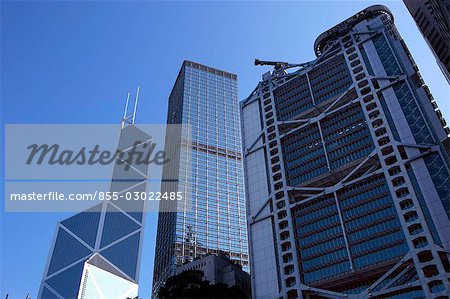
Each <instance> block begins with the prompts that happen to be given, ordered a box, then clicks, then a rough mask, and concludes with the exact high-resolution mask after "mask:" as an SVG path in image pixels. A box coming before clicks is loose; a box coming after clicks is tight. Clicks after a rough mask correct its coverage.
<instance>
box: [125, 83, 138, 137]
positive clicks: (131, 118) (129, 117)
mask: <svg viewBox="0 0 450 299" xmlns="http://www.w3.org/2000/svg"><path fill="white" fill-rule="evenodd" d="M139 89H140V86H138V88H137V91H136V97H135V99H134V108H133V113H132V114H128V106H129V103H130V93H129V92H128V94H127V100H126V102H125V109H124V112H123V118H122V122H121V125H122V129H123V128H125V127H126V126H128V125H133V124H134V120H135V118H136V109H137V103H138V100H139Z"/></svg>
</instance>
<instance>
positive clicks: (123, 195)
mask: <svg viewBox="0 0 450 299" xmlns="http://www.w3.org/2000/svg"><path fill="white" fill-rule="evenodd" d="M9 199H10V200H11V201H27V200H33V201H63V200H71V201H73V200H86V201H90V200H92V201H94V200H100V201H115V200H152V201H153V200H172V201H174V200H178V201H180V200H183V195H182V192H137V191H134V192H110V191H95V192H91V193H69V194H65V193H62V192H53V191H51V192H47V193H36V192H31V193H11V194H10V196H9Z"/></svg>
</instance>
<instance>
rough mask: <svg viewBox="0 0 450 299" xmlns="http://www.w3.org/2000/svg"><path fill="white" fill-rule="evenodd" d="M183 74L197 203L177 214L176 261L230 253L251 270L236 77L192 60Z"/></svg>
mask: <svg viewBox="0 0 450 299" xmlns="http://www.w3.org/2000/svg"><path fill="white" fill-rule="evenodd" d="M183 76H184V80H183V95H182V96H183V112H182V123H184V124H189V125H190V129H191V141H192V145H191V159H192V168H191V170H190V171H191V173H190V174H188V177H189V180H190V182H191V194H192V198H191V207H192V209H188V210H186V211H183V212H182V213H181V212H180V213H178V214H177V216H176V229H175V240H176V241H175V243H176V244H175V256H176V258H175V263H176V264H178V265H179V264H182V263H185V262H187V261H191V260H193V259H194V258H195V257H198V256H202V255H204V254H206V253H214V254H225V255H226V256H228V257H229V258H230V259H231V260H234V261H236V262H237V263H239V264H241V265H242V266H243V269H244V270H247V271H248V253H247V252H248V248H247V231H246V218H245V202H244V187H243V174H242V156H241V141H240V123H239V106H238V105H237V103H238V94H237V81H236V79H235V78H234V77H232V76H230V77H227V76H223V75H220V74H217V73H215V72H211V71H208V70H207V69H202V68H201V67H197V66H195V65H193V66H190V65H188V64H187V65H185V67H184V73H183Z"/></svg>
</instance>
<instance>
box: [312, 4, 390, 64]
mask: <svg viewBox="0 0 450 299" xmlns="http://www.w3.org/2000/svg"><path fill="white" fill-rule="evenodd" d="M379 14H387V15H389V17H390V18H391V19H392V20H394V16H393V15H392V12H391V11H390V10H389V8H387V7H386V6H384V5H372V6H369V7H367V8H366V9H363V10H361V11H360V12H358V13H356V14H354V15H353V16H351V17H350V18H348V19H346V20H345V21H342V22H340V23H339V24H337V25H336V26H333V27H332V28H330V29H328V30H327V31H325V32H324V33H322V34H320V35H319V36H318V37H317V38H316V41H315V42H314V52H315V53H316V56H317V57H319V56H320V55H321V54H322V52H323V49H324V48H325V46H326V45H327V42H328V41H329V40H330V39H333V38H334V37H335V36H337V35H341V34H345V33H347V32H348V31H350V30H351V28H352V27H353V26H354V25H355V24H357V23H359V22H361V21H362V20H364V19H368V18H372V17H373V16H376V15H379Z"/></svg>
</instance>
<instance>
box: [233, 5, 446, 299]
mask: <svg viewBox="0 0 450 299" xmlns="http://www.w3.org/2000/svg"><path fill="white" fill-rule="evenodd" d="M314 48H315V51H316V54H317V56H318V58H317V59H316V60H314V61H312V62H309V63H306V64H302V66H303V67H302V68H301V69H299V70H297V71H295V72H291V73H289V72H288V68H286V69H283V70H282V71H280V68H279V69H277V70H276V71H274V72H272V73H266V74H264V75H263V81H261V82H260V83H259V84H258V86H257V87H256V89H255V90H254V91H253V93H252V94H251V95H250V96H249V97H248V98H247V99H246V100H244V101H243V102H242V103H241V122H242V134H243V147H244V155H245V159H244V168H245V170H246V172H245V174H246V186H247V216H248V226H249V229H248V231H249V242H250V258H251V260H250V261H251V276H252V288H253V290H252V292H253V295H254V296H255V297H256V298H260V297H261V298H265V297H271V298H272V297H283V298H324V297H325V298H368V297H370V298H393V297H396V296H399V297H401V296H403V297H404V298H415V297H419V298H422V297H426V298H447V296H448V294H449V290H450V287H449V273H450V269H449V268H450V267H449V248H450V240H449V228H450V222H449V217H450V212H449V207H450V184H449V172H450V171H449V168H450V167H449V165H450V163H449V158H448V149H446V148H445V144H446V143H447V142H448V137H447V135H448V133H449V130H448V128H447V127H446V124H445V121H444V120H443V119H442V117H441V115H440V112H439V111H438V110H437V105H436V103H435V102H434V100H433V98H432V96H431V94H430V93H429V90H428V88H427V87H426V85H425V84H424V82H423V80H422V79H421V76H420V73H419V72H418V69H417V66H416V65H415V63H414V61H413V59H412V57H411V55H410V53H409V51H408V49H407V47H406V45H405V44H404V42H403V40H402V39H401V37H400V36H399V34H398V32H397V30H396V28H395V26H394V23H393V16H392V14H391V13H390V11H389V10H388V9H387V8H386V7H384V6H372V7H369V8H367V9H365V10H363V11H361V12H359V13H357V14H356V15H354V16H352V17H351V18H349V19H347V20H346V21H344V22H342V23H340V24H339V25H337V26H335V27H333V28H332V29H330V30H328V31H327V32H325V33H323V34H322V35H320V36H319V37H318V38H317V40H316V43H315V45H314ZM285 65H287V64H285ZM297 66H298V64H297ZM396 298H397V297H396Z"/></svg>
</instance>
